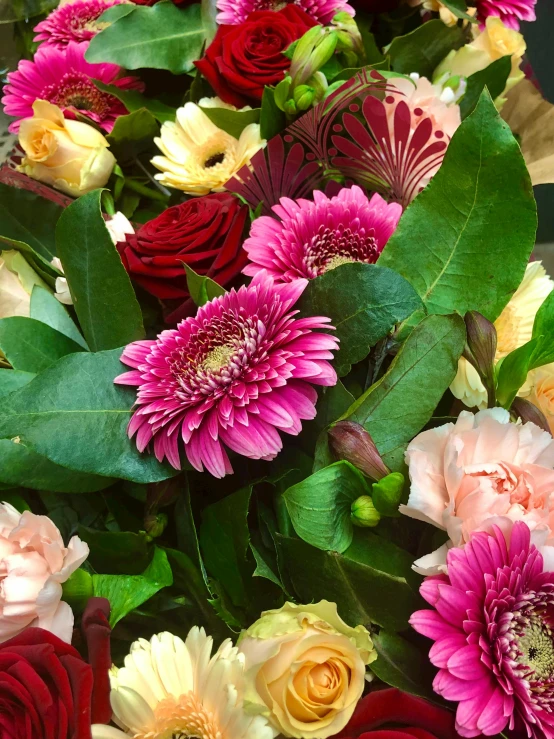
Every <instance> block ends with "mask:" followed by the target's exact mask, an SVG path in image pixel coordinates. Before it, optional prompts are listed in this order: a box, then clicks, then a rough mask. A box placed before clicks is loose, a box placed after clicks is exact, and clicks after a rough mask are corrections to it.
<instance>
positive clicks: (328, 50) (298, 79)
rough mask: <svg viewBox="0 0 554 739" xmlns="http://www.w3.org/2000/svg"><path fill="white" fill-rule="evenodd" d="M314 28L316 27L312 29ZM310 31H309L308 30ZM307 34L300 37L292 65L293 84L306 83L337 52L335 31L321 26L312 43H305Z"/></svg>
mask: <svg viewBox="0 0 554 739" xmlns="http://www.w3.org/2000/svg"><path fill="white" fill-rule="evenodd" d="M310 30H314V29H310ZM308 33H309V31H308ZM306 35H307V34H304V36H303V37H302V38H301V39H300V41H299V42H298V46H297V47H296V49H295V51H294V55H293V57H292V62H291V65H290V75H291V77H292V83H293V86H297V85H301V84H304V83H306V81H307V80H309V79H310V77H311V76H312V75H313V74H315V73H316V72H317V71H318V70H319V69H320V68H321V67H322V66H323V65H324V64H325V63H326V62H328V61H329V59H330V58H331V57H332V56H333V54H334V53H335V48H336V46H337V35H336V33H335V31H331V30H330V29H328V28H321V26H319V35H318V36H317V38H316V37H315V35H314V39H315V40H312V42H311V43H310V44H304V43H303V42H304V39H305V38H306Z"/></svg>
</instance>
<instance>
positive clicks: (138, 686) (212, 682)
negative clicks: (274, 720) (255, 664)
mask: <svg viewBox="0 0 554 739" xmlns="http://www.w3.org/2000/svg"><path fill="white" fill-rule="evenodd" d="M212 647H213V640H212V638H211V637H210V636H206V633H205V631H204V629H199V628H198V627H196V626H195V627H193V628H192V629H191V630H190V632H189V635H188V637H187V640H186V642H183V640H182V639H180V638H179V637H177V636H173V634H169V633H167V632H164V633H162V634H157V635H155V636H153V637H152V638H151V639H150V641H146V640H145V639H139V640H138V641H136V642H134V643H133V644H132V645H131V651H130V653H129V654H128V655H127V657H126V658H125V666H124V667H122V668H120V669H118V668H116V667H113V668H112V670H111V674H110V682H111V688H112V690H111V696H110V699H111V704H112V708H113V712H114V715H113V720H114V723H116V724H118V726H120V727H121V728H120V729H116V728H113V727H110V726H104V725H101V724H95V725H94V726H93V727H92V737H93V739H126V738H127V737H133V739H173V737H179V738H181V737H183V738H184V737H194V738H195V739H273V737H274V736H275V732H274V731H273V729H271V728H270V727H269V726H268V724H267V721H266V719H265V718H263V717H262V716H248V715H247V714H246V713H245V712H244V710H243V693H244V655H243V654H241V653H240V652H239V651H238V649H237V648H236V647H233V645H232V643H231V640H230V639H227V640H226V641H224V642H223V643H222V644H221V646H220V647H219V649H218V650H217V652H216V653H215V654H214V655H213V656H212Z"/></svg>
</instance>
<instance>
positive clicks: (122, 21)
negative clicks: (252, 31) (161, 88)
mask: <svg viewBox="0 0 554 739" xmlns="http://www.w3.org/2000/svg"><path fill="white" fill-rule="evenodd" d="M205 38H206V32H205V30H204V25H203V22H202V17H201V9H200V5H199V4H198V3H195V4H194V5H190V6H189V7H187V8H178V7H176V6H175V5H174V4H173V3H172V2H163V3H158V4H156V5H153V6H152V7H148V6H143V5H137V6H135V7H134V8H133V9H132V11H131V12H130V13H127V14H126V15H124V16H123V17H120V18H118V19H117V20H116V21H115V22H113V23H111V25H109V26H108V27H107V28H106V29H104V30H103V31H102V32H101V33H99V34H98V35H97V36H95V37H94V38H93V39H92V40H91V42H90V46H89V48H88V50H87V53H86V58H87V60H88V61H89V62H112V63H114V64H120V65H121V66H122V67H125V68H127V69H144V68H151V69H167V70H169V71H170V72H173V74H183V73H184V72H190V70H191V69H192V68H193V66H194V65H193V62H194V60H195V59H198V58H199V57H200V55H201V51H202V46H203V44H204V41H205Z"/></svg>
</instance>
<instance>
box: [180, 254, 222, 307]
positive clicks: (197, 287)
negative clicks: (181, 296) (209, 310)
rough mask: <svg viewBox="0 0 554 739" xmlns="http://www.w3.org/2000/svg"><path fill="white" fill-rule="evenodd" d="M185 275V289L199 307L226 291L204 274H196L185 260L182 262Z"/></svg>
mask: <svg viewBox="0 0 554 739" xmlns="http://www.w3.org/2000/svg"><path fill="white" fill-rule="evenodd" d="M182 264H183V268H184V270H185V272H186V275H187V289H188V291H189V293H190V297H191V298H192V300H193V302H194V304H195V305H197V306H198V307H200V306H201V305H204V303H208V302H209V301H210V300H213V299H214V298H218V297H219V296H220V295H224V294H225V293H226V292H227V291H226V290H225V288H223V287H221V285H218V284H217V282H214V281H213V280H212V279H210V278H209V277H206V275H199V274H197V273H196V272H195V271H194V270H193V269H192V267H189V265H188V264H185V262H183V263H182Z"/></svg>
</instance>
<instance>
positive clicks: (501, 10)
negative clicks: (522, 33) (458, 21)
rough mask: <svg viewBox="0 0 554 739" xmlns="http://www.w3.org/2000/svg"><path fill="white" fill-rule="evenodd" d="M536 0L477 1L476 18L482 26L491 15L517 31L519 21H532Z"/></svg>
mask: <svg viewBox="0 0 554 739" xmlns="http://www.w3.org/2000/svg"><path fill="white" fill-rule="evenodd" d="M536 2H537V0H477V18H478V19H479V21H480V22H481V23H482V24H484V23H485V21H486V20H487V18H489V17H490V16H491V15H492V16H495V17H497V18H500V19H501V20H502V22H503V23H504V25H506V26H508V28H513V29H514V30H516V31H517V30H519V21H534V20H536V15H535V4H536Z"/></svg>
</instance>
